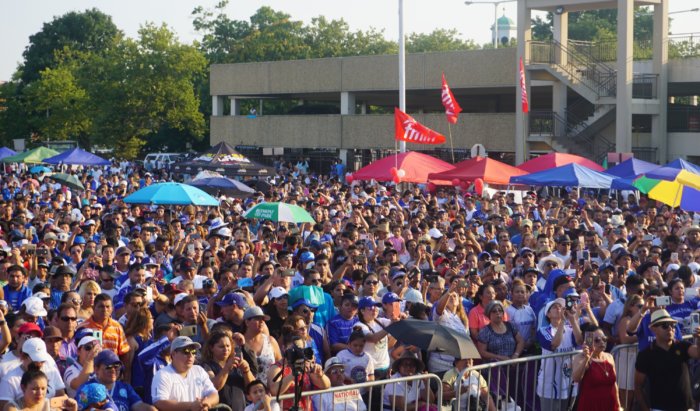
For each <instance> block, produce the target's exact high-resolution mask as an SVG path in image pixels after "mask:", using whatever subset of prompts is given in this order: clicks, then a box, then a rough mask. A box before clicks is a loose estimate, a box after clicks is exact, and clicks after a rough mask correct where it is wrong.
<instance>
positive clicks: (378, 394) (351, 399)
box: [279, 374, 443, 411]
mask: <svg viewBox="0 0 700 411" xmlns="http://www.w3.org/2000/svg"><path fill="white" fill-rule="evenodd" d="M431 383H433V384H431ZM432 388H435V392H433V391H432ZM423 389H425V392H426V395H427V397H426V398H425V400H424V401H425V403H427V404H442V401H443V393H442V380H441V379H440V377H438V376H437V375H435V374H418V375H412V376H410V377H400V378H391V379H386V380H380V381H367V382H364V383H360V384H351V385H343V386H340V387H331V388H328V389H325V390H318V391H304V392H302V393H301V398H302V399H305V400H306V401H312V402H313V403H314V405H315V409H317V410H323V409H327V407H326V406H324V404H328V401H330V402H331V404H332V407H331V408H330V409H336V408H335V407H336V405H338V406H340V407H343V405H345V406H347V404H349V403H355V405H359V403H360V402H362V403H363V404H364V405H365V407H366V409H367V410H375V409H384V410H388V409H390V410H396V411H401V410H402V411H412V410H415V411H418V410H419V409H421V408H423V407H422V406H419V404H418V401H415V405H410V406H409V405H408V404H409V402H414V401H413V400H411V401H405V400H406V399H407V398H406V397H409V398H414V397H415V398H420V394H421V390H423ZM397 397H401V398H402V400H400V401H401V402H403V406H397ZM279 401H280V404H283V405H284V404H290V402H293V401H294V394H284V395H280V396H279ZM288 408H289V406H286V405H285V406H283V407H282V409H285V410H286V409H288ZM361 408H362V407H357V408H354V409H361Z"/></svg>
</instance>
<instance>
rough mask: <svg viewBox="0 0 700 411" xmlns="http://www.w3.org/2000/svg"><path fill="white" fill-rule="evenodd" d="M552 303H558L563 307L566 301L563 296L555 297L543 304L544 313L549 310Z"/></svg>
mask: <svg viewBox="0 0 700 411" xmlns="http://www.w3.org/2000/svg"><path fill="white" fill-rule="evenodd" d="M554 304H559V305H560V306H561V307H562V308H564V307H565V306H566V301H564V299H563V298H557V299H554V300H552V301H550V302H548V303H547V305H545V306H544V313H545V315H546V314H547V313H548V312H549V309H550V308H552V306H553V305H554Z"/></svg>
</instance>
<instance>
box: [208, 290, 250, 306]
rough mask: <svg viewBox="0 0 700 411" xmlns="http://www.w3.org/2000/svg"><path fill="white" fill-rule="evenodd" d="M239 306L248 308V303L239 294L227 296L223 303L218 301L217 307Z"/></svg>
mask: <svg viewBox="0 0 700 411" xmlns="http://www.w3.org/2000/svg"><path fill="white" fill-rule="evenodd" d="M234 304H235V305H237V306H238V307H240V308H248V302H247V301H246V300H245V298H244V297H243V296H242V295H241V294H239V293H230V294H226V295H225V296H224V298H222V299H221V301H217V302H216V305H218V306H219V307H230V306H232V305H234Z"/></svg>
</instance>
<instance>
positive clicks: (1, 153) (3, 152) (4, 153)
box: [0, 147, 17, 158]
mask: <svg viewBox="0 0 700 411" xmlns="http://www.w3.org/2000/svg"><path fill="white" fill-rule="evenodd" d="M15 154H17V152H16V151H14V150H11V149H9V148H7V147H2V148H0V158H5V157H9V156H14V155H15Z"/></svg>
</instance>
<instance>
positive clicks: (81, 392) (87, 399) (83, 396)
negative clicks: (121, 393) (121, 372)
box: [75, 382, 109, 411]
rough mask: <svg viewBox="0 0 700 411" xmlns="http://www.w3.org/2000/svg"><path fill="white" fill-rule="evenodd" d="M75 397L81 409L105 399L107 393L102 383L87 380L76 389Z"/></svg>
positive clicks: (107, 397) (81, 410)
mask: <svg viewBox="0 0 700 411" xmlns="http://www.w3.org/2000/svg"><path fill="white" fill-rule="evenodd" d="M75 399H76V400H77V401H78V409H79V410H80V411H83V410H87V409H89V408H91V407H92V408H94V407H95V406H97V405H98V404H100V403H102V402H104V401H107V400H108V399H109V395H108V393H107V387H105V386H104V385H102V384H100V383H99V382H89V383H87V384H84V385H83V386H82V387H80V388H79V389H78V392H77V393H76V394H75Z"/></svg>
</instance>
